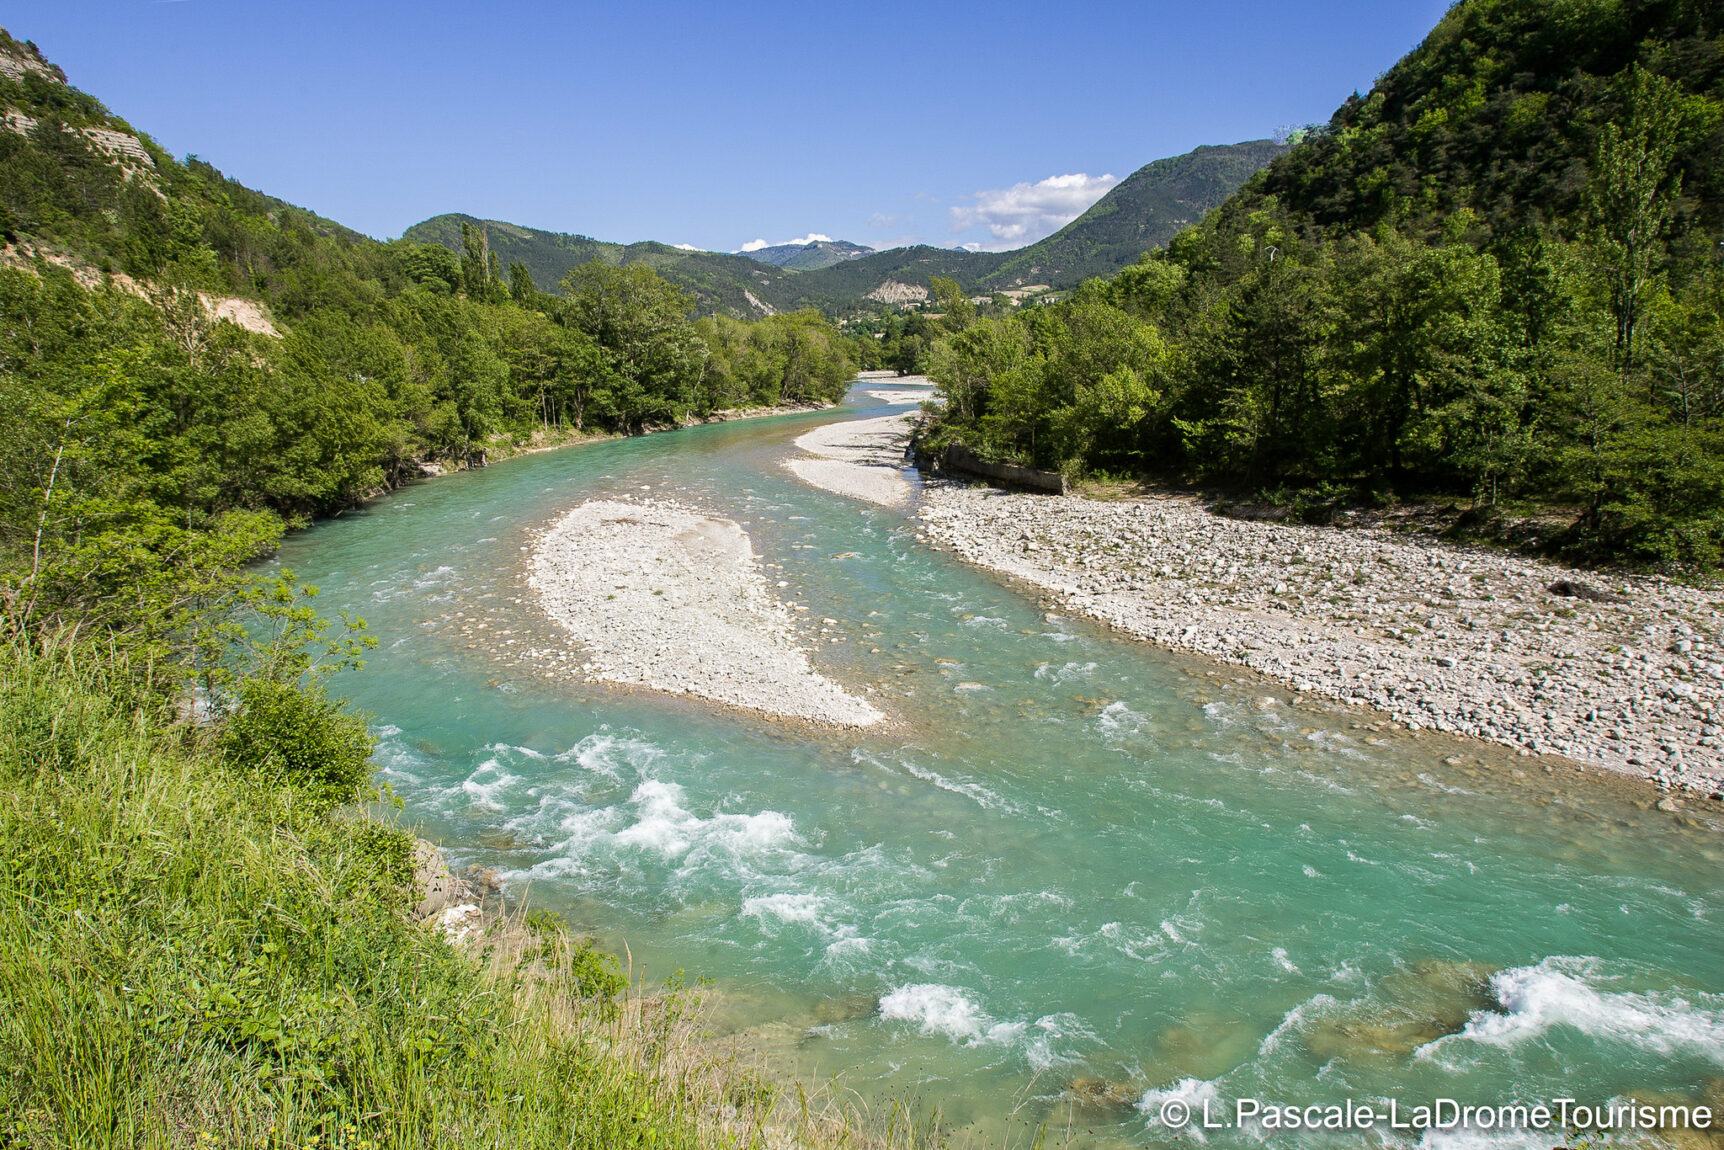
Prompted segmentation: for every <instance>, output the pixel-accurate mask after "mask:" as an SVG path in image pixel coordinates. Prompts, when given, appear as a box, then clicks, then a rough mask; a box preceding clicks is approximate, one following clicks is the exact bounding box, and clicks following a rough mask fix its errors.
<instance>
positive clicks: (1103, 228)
mask: <svg viewBox="0 0 1724 1150" xmlns="http://www.w3.org/2000/svg"><path fill="white" fill-rule="evenodd" d="M1285 150H1286V148H1285V146H1283V145H1280V144H1276V143H1274V142H1273V141H1270V140H1252V141H1249V142H1247V143H1243V144H1226V145H1219V146H1213V147H1202V148H1198V149H1197V150H1195V151H1192V152H1188V153H1186V154H1185V155H1183V156H1173V157H1170V158H1168V159H1165V160H1157V161H1155V162H1154V163H1151V164H1147V165H1145V166H1144V167H1142V168H1140V169H1138V170H1137V171H1136V172H1134V173H1132V175H1131V176H1130V177H1129V178H1128V179H1126V180H1125V181H1123V182H1122V183H1120V184H1119V185H1118V186H1116V187H1114V188H1113V189H1112V190H1110V191H1109V192H1108V194H1107V195H1105V196H1103V197H1102V198H1101V199H1100V200H1099V201H1097V202H1096V203H1095V204H1094V205H1093V206H1092V207H1091V208H1090V209H1089V211H1087V212H1085V213H1084V214H1083V215H1081V216H1079V217H1078V218H1077V219H1075V220H1073V221H1072V222H1071V223H1069V224H1067V225H1066V226H1065V227H1063V228H1061V229H1060V230H1059V231H1057V232H1055V233H1054V234H1053V235H1051V236H1048V237H1047V238H1046V239H1043V240H1040V241H1038V242H1036V243H1034V244H1031V245H1029V246H1028V247H1026V248H1021V249H1019V250H1017V251H1012V252H967V251H959V250H956V249H952V248H936V247H931V246H928V245H925V244H924V245H919V246H917V247H912V248H893V249H891V250H890V251H883V252H870V251H868V249H866V248H862V247H860V245H856V244H847V243H842V242H836V241H835V242H832V243H815V244H809V245H805V246H803V247H800V248H797V247H793V246H792V245H780V246H779V247H778V248H765V249H762V250H761V251H759V252H751V253H748V254H746V255H725V254H723V253H720V252H696V251H688V250H687V249H684V248H675V247H670V246H668V245H665V244H659V243H636V244H614V243H606V242H604V241H602V240H595V239H592V238H590V237H587V236H581V235H567V234H563V233H559V232H546V231H539V230H537V229H534V228H526V227H521V226H519V225H517V224H510V223H504V222H501V221H497V220H477V219H474V218H473V217H471V216H463V215H459V214H450V215H443V216H436V217H433V218H432V219H429V220H426V221H424V222H423V223H419V224H414V225H413V226H412V227H410V228H408V229H407V231H406V233H405V235H404V236H403V237H402V238H403V239H407V240H412V241H414V242H417V243H436V244H441V245H443V246H444V247H446V248H449V249H450V250H451V251H456V252H459V251H460V250H461V225H462V223H466V224H468V225H470V226H478V225H483V226H484V227H485V229H486V232H487V236H488V238H489V242H490V246H491V250H492V251H494V252H496V253H497V256H498V258H499V259H500V260H501V261H502V263H503V264H504V265H505V266H507V265H508V264H510V263H512V262H514V261H517V260H518V261H520V262H521V263H522V264H524V265H526V267H527V270H528V271H529V272H530V273H531V274H532V277H533V282H534V283H535V284H536V285H537V286H538V287H539V289H540V290H541V291H552V290H555V287H556V284H557V283H558V281H560V280H561V279H562V277H563V276H564V275H566V274H567V273H568V271H569V269H570V268H572V267H574V266H575V265H576V264H581V263H585V262H587V261H588V260H592V259H601V260H604V261H605V262H606V263H610V264H617V265H627V264H634V263H644V264H648V265H649V266H651V267H652V268H653V269H654V270H655V271H657V272H658V273H659V274H660V275H663V276H664V277H665V278H667V279H669V280H671V281H672V282H673V283H676V284H679V285H680V286H682V287H683V288H685V289H687V290H688V291H690V292H692V293H694V295H695V296H696V298H697V299H698V300H699V302H700V308H701V311H702V312H703V313H712V312H718V313H722V314H727V315H732V316H737V317H742V318H754V317H759V316H761V315H764V314H766V313H767V312H768V311H769V310H770V311H791V310H795V309H797V308H804V307H816V308H819V309H821V310H822V311H824V312H826V313H827V314H828V315H843V314H847V313H850V312H854V311H857V310H859V309H866V308H872V307H879V306H890V305H892V304H895V303H900V302H904V301H907V300H912V299H918V298H925V296H926V293H927V290H928V285H929V281H930V279H931V278H932V277H934V276H945V277H947V278H949V279H955V280H957V281H958V283H959V284H960V285H962V286H963V288H964V289H965V290H966V291H970V292H985V291H996V290H1004V289H1011V288H1017V287H1023V286H1025V285H1029V284H1047V285H1049V286H1050V287H1053V288H1056V289H1062V288H1071V287H1076V286H1077V285H1078V284H1079V283H1081V282H1083V281H1084V280H1085V279H1088V278H1090V277H1092V276H1098V275H1110V274H1112V273H1113V272H1115V271H1118V270H1119V269H1120V268H1122V267H1125V266H1127V265H1128V264H1131V263H1133V262H1135V261H1136V260H1137V258H1138V257H1139V256H1141V255H1142V254H1143V253H1144V252H1146V251H1149V250H1150V249H1152V248H1156V247H1159V246H1161V245H1162V244H1165V243H1166V242H1167V241H1168V240H1169V239H1171V238H1172V237H1173V235H1174V233H1176V232H1178V231H1179V229H1180V228H1182V227H1185V226H1186V225H1187V224H1189V223H1191V222H1192V221H1194V220H1197V219H1201V218H1202V216H1203V214H1204V213H1205V212H1207V211H1209V210H1210V209H1212V208H1214V207H1215V206H1217V205H1218V204H1220V203H1221V202H1222V201H1223V200H1225V199H1226V198H1227V197H1228V196H1229V195H1231V194H1232V193H1233V192H1234V191H1236V190H1237V189H1238V188H1239V186H1240V185H1241V184H1243V183H1244V182H1245V181H1246V180H1247V179H1249V178H1250V177H1251V176H1252V174H1253V173H1255V172H1256V171H1258V170H1259V169H1260V168H1262V167H1263V165H1264V164H1267V163H1268V162H1269V161H1270V160H1272V159H1273V158H1274V157H1275V156H1277V155H1279V154H1280V153H1281V152H1283V151H1285ZM787 249H788V250H787ZM768 253H770V254H771V255H772V257H773V258H771V259H768V260H764V261H763V260H762V259H761V258H760V257H761V256H763V255H765V254H768ZM763 262H764V263H765V264H766V265H767V266H766V267H762V266H761V264H762V263H763ZM774 268H776V270H773V269H774Z"/></svg>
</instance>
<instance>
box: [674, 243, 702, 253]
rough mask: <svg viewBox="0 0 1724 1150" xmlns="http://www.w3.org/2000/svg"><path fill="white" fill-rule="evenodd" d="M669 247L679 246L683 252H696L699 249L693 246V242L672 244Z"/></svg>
mask: <svg viewBox="0 0 1724 1150" xmlns="http://www.w3.org/2000/svg"><path fill="white" fill-rule="evenodd" d="M671 247H673V248H681V249H682V250H683V251H685V252H698V251H700V249H699V248H697V247H695V246H694V245H693V244H672V245H671Z"/></svg>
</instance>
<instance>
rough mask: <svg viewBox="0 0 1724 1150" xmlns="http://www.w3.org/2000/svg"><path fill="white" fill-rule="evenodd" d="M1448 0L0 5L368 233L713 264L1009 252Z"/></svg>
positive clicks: (166, 126)
mask: <svg viewBox="0 0 1724 1150" xmlns="http://www.w3.org/2000/svg"><path fill="white" fill-rule="evenodd" d="M1446 8H1447V4H1446V3H1445V2H1444V0H1388V2H1384V0H1308V2H1304V3H1300V2H1296V0H1285V2H1273V0H1209V2H1207V3H1191V2H1189V0H1187V2H1182V3H1164V2H1162V0H1139V2H1137V3H1081V2H1073V3H1065V4H1057V5H1056V4H1047V3H1034V4H1032V3H1018V2H1016V0H992V2H989V3H952V2H948V3H933V4H929V3H915V4H910V3H902V4H900V3H876V4H872V5H866V6H863V5H853V4H832V3H824V4H823V3H820V2H819V0H812V2H803V3H795V4H775V3H746V2H742V3H730V4H724V5H716V4H714V5H695V4H666V3H635V4H629V3H621V2H615V3H609V4H578V3H550V2H544V0H538V2H533V0H500V2H490V3H477V2H471V0H417V2H414V3H407V2H394V0H387V2H386V0H346V2H330V0H294V2H292V3H287V2H284V0H0V24H3V25H4V27H5V28H6V29H7V30H8V31H9V32H11V33H12V35H14V36H16V37H18V38H20V39H32V40H35V41H36V43H37V44H38V46H40V47H41V48H42V50H43V51H44V52H45V53H46V54H47V55H48V57H49V58H50V59H52V60H53V61H55V62H56V63H58V64H60V65H61V66H62V67H63V68H65V69H66V72H67V74H68V75H69V77H70V79H71V81H72V83H74V84H75V85H77V86H78V87H80V88H83V89H84V90H85V91H88V92H91V93H92V94H94V95H96V96H97V97H99V98H100V99H101V100H103V102H105V103H106V104H107V105H108V106H109V107H110V108H111V109H112V110H113V111H114V112H116V113H117V114H119V115H121V116H123V117H125V118H126V119H128V120H130V121H131V122H132V124H133V125H134V126H135V127H137V128H140V129H142V130H143V131H146V132H148V133H150V134H151V135H152V136H154V137H155V138H156V140H157V141H158V142H160V143H161V144H162V145H163V146H164V147H166V148H168V149H169V150H170V151H172V152H174V153H175V154H177V155H184V154H186V153H195V154H197V155H199V156H201V157H202V158H204V159H206V160H208V161H210V162H211V163H213V164H215V165H216V166H217V167H219V168H221V169H222V170H223V171H224V172H226V173H228V174H229V175H231V176H234V177H236V178H237V179H239V180H241V181H243V182H245V183H246V184H249V185H251V186H252V187H255V188H259V189H261V190H263V191H266V192H269V193H270V194H272V195H276V196H280V197H282V198H283V199H287V200H290V201H292V202H294V203H298V204H303V205H304V206H306V207H309V208H312V209H314V210H316V211H318V212H320V213H322V214H323V215H326V216H329V217H331V218H333V219H336V220H339V221H341V222H342V223H345V224H347V225H349V226H351V227H354V228H357V229H359V230H360V231H363V232H366V233H368V234H371V235H374V236H377V237H379V238H387V237H391V236H396V235H399V234H400V233H401V232H402V230H403V229H405V228H406V227H408V226H409V225H411V224H413V223H416V222H417V221H419V220H421V219H424V218H426V217H428V216H432V215H436V214H438V213H440V212H448V211H465V212H470V213H472V214H474V215H477V216H484V217H488V218H492V219H504V220H511V221H514V222H516V223H521V224H527V225H530V226H533V227H540V228H547V229H551V230H554V231H569V232H581V233H584V234H587V235H591V236H596V237H598V238H600V239H606V240H617V241H623V242H628V241H633V240H642V239H656V240H662V241H664V242H666V243H685V244H692V245H695V246H698V247H703V248H710V249H713V250H719V251H733V250H736V249H738V248H740V247H742V246H743V245H744V244H746V243H749V242H750V241H756V240H767V241H769V242H774V243H776V242H780V241H784V240H789V239H793V238H802V237H805V236H808V235H811V234H823V235H827V236H832V237H836V238H839V239H847V240H853V241H855V242H857V243H864V244H869V245H871V246H874V247H889V246H893V245H894V244H899V243H906V242H914V241H920V242H926V243H933V244H940V245H943V246H959V245H962V244H971V245H978V246H983V247H988V248H1004V247H1017V246H1021V245H1022V244H1024V243H1028V242H1031V241H1033V240H1035V239H1037V238H1039V237H1040V236H1041V235H1043V234H1046V233H1047V232H1049V231H1052V230H1053V229H1054V228H1056V227H1057V226H1058V225H1059V222H1061V221H1062V220H1063V219H1064V218H1069V216H1070V215H1071V214H1074V213H1075V212H1076V211H1080V210H1082V206H1083V205H1085V204H1087V203H1088V202H1089V201H1090V200H1093V199H1094V198H1095V197H1096V196H1098V195H1100V194H1101V193H1102V192H1103V191H1105V189H1106V187H1108V186H1109V180H1110V179H1112V180H1118V179H1121V178H1123V177H1125V176H1127V175H1129V174H1130V173H1131V172H1132V171H1134V170H1136V169H1137V168H1139V167H1141V166H1142V165H1144V164H1146V163H1148V162H1150V161H1151V160H1155V159H1159V158H1161V157H1163V156H1169V155H1176V154H1178V153H1180V152H1184V151H1188V150H1190V149H1191V148H1193V147H1196V146H1197V145H1199V144H1211V143H1231V142H1233V141H1237V140H1245V139H1255V138H1260V137H1263V136H1268V135H1270V134H1272V133H1273V132H1274V131H1275V130H1276V129H1277V128H1278V127H1281V126H1290V125H1298V124H1303V123H1309V122H1314V121H1321V120H1326V119H1328V117H1329V114H1330V113H1331V112H1332V111H1333V110H1334V108H1335V106H1336V105H1337V104H1339V103H1340V102H1341V101H1342V100H1343V99H1344V98H1345V97H1346V96H1347V95H1348V94H1349V93H1350V92H1352V91H1353V90H1354V89H1355V88H1357V89H1359V90H1366V89H1368V88H1369V87H1370V86H1371V83H1372V81H1373V80H1374V79H1375V77H1376V76H1377V75H1379V74H1380V73H1382V72H1383V71H1385V70H1386V69H1387V68H1388V67H1389V66H1390V65H1392V64H1393V63H1394V62H1395V60H1396V59H1398V58H1399V57H1400V56H1401V55H1403V54H1404V53H1405V52H1406V51H1407V50H1409V49H1410V48H1412V47H1413V46H1415V45H1416V44H1417V43H1418V42H1419V41H1420V40H1421V39H1422V38H1423V36H1424V35H1425V33H1426V32H1427V31H1428V30H1429V29H1430V27H1431V26H1432V25H1434V24H1435V23H1436V21H1437V20H1438V19H1440V18H1441V16H1442V14H1443V12H1444V11H1445V10H1446Z"/></svg>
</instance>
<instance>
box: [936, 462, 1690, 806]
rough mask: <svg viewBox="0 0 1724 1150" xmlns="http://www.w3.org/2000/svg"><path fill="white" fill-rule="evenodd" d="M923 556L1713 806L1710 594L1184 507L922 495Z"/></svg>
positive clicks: (1190, 645) (1322, 690)
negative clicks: (960, 561) (1698, 796)
mask: <svg viewBox="0 0 1724 1150" xmlns="http://www.w3.org/2000/svg"><path fill="white" fill-rule="evenodd" d="M919 514H920V519H921V520H922V523H923V530H924V531H925V534H926V536H927V538H928V540H929V541H930V542H933V543H936V544H939V545H942V546H945V547H948V548H950V549H951V550H953V551H954V552H956V553H957V554H958V555H960V556H961V557H963V558H964V559H966V560H969V561H970V562H972V563H975V564H977V565H979V566H983V567H987V568H991V569H993V570H996V571H1000V572H1003V573H1005V574H1008V575H1012V576H1014V577H1016V578H1019V579H1022V580H1025V581H1026V582H1029V583H1032V584H1034V585H1036V586H1038V587H1041V588H1043V589H1045V590H1047V591H1049V592H1052V593H1054V594H1056V595H1058V596H1061V597H1062V598H1063V601H1064V602H1065V604H1066V605H1067V607H1068V608H1069V609H1070V610H1072V611H1074V612H1078V613H1082V614H1085V615H1090V616H1093V617H1095V618H1097V619H1101V620H1104V621H1105V622H1107V623H1109V624H1112V625H1113V626H1114V627H1116V628H1118V629H1120V630H1121V631H1124V632H1126V633H1129V634H1131V635H1135V636H1138V637H1140V638H1143V639H1147V640H1149V641H1151V642H1154V643H1157V644H1159V645H1161V646H1164V647H1168V648H1173V649H1177V650H1182V651H1192V652H1197V653H1199V654H1203V655H1207V656H1209V657H1211V658H1214V659H1217V660H1219V661H1221V662H1224V663H1232V664H1238V665H1244V666H1248V667H1250V668H1252V669H1253V670H1256V671H1258V672H1260V673H1262V674H1264V675H1267V676H1270V677H1272V678H1275V679H1278V680H1280V681H1282V682H1284V683H1286V684H1288V685H1289V686H1291V687H1292V688H1293V689H1294V690H1296V691H1301V692H1305V693H1307V694H1310V695H1313V696H1322V697H1326V698H1329V699H1335V700H1339V701H1341V702H1343V703H1347V704H1352V705H1357V706H1370V707H1375V708H1378V709H1380V710H1382V711H1385V712H1387V713H1388V714H1389V715H1390V716H1392V717H1393V718H1394V719H1395V720H1397V721H1398V722H1401V723H1404V724H1405V725H1406V726H1407V727H1409V728H1410V729H1412V730H1420V729H1427V728H1428V729H1435V730H1438V731H1444V732H1449V733H1453V734H1457V735H1465V736H1470V737H1473V738H1479V739H1488V740H1490V741H1492V742H1495V743H1500V744H1503V745H1505V746H1509V747H1513V748H1516V749H1518V750H1519V751H1521V752H1522V753H1523V754H1529V755H1535V754H1554V755H1560V756H1563V757H1565V758H1567V759H1570V760H1573V761H1577V762H1582V763H1588V764H1592V765H1596V766H1600V767H1606V768H1610V769H1614V770H1617V771H1623V772H1626V773H1629V774H1634V775H1641V776H1644V777H1647V778H1650V779H1652V780H1653V781H1655V782H1656V783H1657V784H1658V785H1659V787H1660V788H1661V789H1666V790H1669V789H1675V788H1681V789H1685V790H1690V791H1694V792H1699V793H1702V794H1706V795H1711V796H1717V795H1718V794H1719V792H1720V790H1721V774H1724V770H1721V762H1724V754H1721V748H1724V730H1721V728H1720V716H1719V706H1720V696H1721V695H1724V649H1721V648H1720V647H1719V645H1718V643H1717V636H1718V634H1719V623H1720V608H1724V602H1715V600H1724V590H1718V589H1711V590H1708V589H1704V588H1694V587H1689V586H1685V585H1682V584H1678V583H1673V582H1670V581H1667V580H1661V579H1653V578H1625V577H1622V576H1616V575H1612V576H1602V575H1600V574H1598V573H1596V572H1585V571H1577V570H1571V569H1568V568H1564V567H1560V566H1557V565H1555V564H1550V563H1545V562H1540V561H1535V560H1529V559H1525V558H1522V557H1519V556H1514V555H1507V554H1500V553H1496V552H1489V551H1480V550H1472V549H1467V548H1462V547H1458V546H1455V545H1452V544H1448V543H1444V542H1440V541H1437V540H1433V539H1428V538H1419V537H1409V536H1405V535H1400V534H1396V533H1393V532H1390V531H1387V530H1384V529H1381V528H1375V527H1355V528H1338V527H1316V526H1287V525H1283V524H1272V523H1258V522H1247V521H1238V520H1232V519H1225V518H1221V517H1219V516H1216V515H1213V514H1211V513H1210V512H1209V511H1208V510H1207V509H1206V508H1205V507H1204V506H1203V505H1202V504H1201V503H1199V502H1198V501H1197V500H1195V499H1190V498H1182V497H1176V496H1168V497H1157V498H1147V499H1133V500H1126V501H1119V502H1113V501H1099V500H1090V499H1083V498H1078V497H1066V498H1058V497H1049V496H1045V495H1018V494H1008V493H1005V492H1001V491H997V490H993V489H988V488H978V487H971V486H968V485H965V484H960V483H954V482H949V481H938V482H931V483H929V484H927V485H926V486H925V488H924V490H923V499H922V504H921V508H920V512H919Z"/></svg>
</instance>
